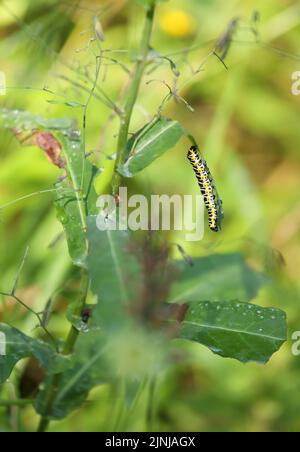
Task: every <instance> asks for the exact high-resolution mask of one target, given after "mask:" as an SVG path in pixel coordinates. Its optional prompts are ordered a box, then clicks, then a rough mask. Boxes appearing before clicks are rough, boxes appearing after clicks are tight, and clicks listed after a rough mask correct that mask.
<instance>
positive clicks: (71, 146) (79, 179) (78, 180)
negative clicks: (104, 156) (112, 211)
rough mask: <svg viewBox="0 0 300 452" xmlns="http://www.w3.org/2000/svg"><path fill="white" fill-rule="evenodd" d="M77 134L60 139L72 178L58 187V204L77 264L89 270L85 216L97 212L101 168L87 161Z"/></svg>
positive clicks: (68, 171) (68, 178)
mask: <svg viewBox="0 0 300 452" xmlns="http://www.w3.org/2000/svg"><path fill="white" fill-rule="evenodd" d="M73 134H74V132H73ZM73 134H69V135H61V134H60V135H59V136H58V138H59V139H60V143H61V144H62V153H63V156H64V159H65V162H66V170H67V173H68V177H67V178H65V179H63V180H62V181H61V182H59V183H58V184H57V185H56V188H57V190H56V201H55V205H56V210H57V217H58V219H59V220H60V222H61V223H62V225H63V228H64V231H65V234H66V238H67V242H68V247H69V253H70V256H71V258H72V260H73V263H74V264H75V265H78V266H80V267H85V266H86V262H85V261H86V257H87V252H88V249H87V248H88V244H87V239H86V234H85V230H86V220H85V217H86V215H89V214H92V213H94V212H95V210H96V200H97V194H96V191H95V189H94V185H93V182H94V178H95V176H96V174H97V168H96V167H95V166H93V165H92V164H91V163H90V162H89V161H88V160H87V159H86V156H85V155H84V151H83V149H82V143H81V141H80V139H79V140H78V139H72V136H73Z"/></svg>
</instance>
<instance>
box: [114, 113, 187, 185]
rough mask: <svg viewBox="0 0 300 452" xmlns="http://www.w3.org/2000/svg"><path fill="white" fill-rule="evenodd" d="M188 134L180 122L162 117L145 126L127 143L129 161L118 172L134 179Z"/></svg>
mask: <svg viewBox="0 0 300 452" xmlns="http://www.w3.org/2000/svg"><path fill="white" fill-rule="evenodd" d="M184 134H186V131H185V129H184V128H183V127H182V126H181V125H180V124H179V122H177V121H174V120H172V119H168V118H165V117H160V118H159V119H157V120H156V121H154V122H151V123H150V124H147V125H146V126H144V127H143V128H142V129H141V130H140V131H139V132H137V134H136V135H134V136H133V137H132V138H131V139H130V140H129V141H128V143H127V149H126V154H127V160H126V161H125V163H124V164H123V165H121V166H119V168H118V171H119V173H120V174H122V175H123V176H125V177H133V176H134V175H135V174H137V173H138V172H140V171H142V170H143V169H144V168H146V167H147V166H148V165H150V164H151V163H152V162H153V161H154V160H156V159H157V158H158V157H160V156H161V155H163V154H164V153H165V152H166V151H168V150H169V149H171V148H173V147H174V146H175V145H176V143H177V142H178V141H179V139H180V138H181V137H182V136H183V135H184Z"/></svg>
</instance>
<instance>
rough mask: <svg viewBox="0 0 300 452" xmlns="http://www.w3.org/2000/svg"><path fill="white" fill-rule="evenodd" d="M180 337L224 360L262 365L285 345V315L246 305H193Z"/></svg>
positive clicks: (276, 311)
mask: <svg viewBox="0 0 300 452" xmlns="http://www.w3.org/2000/svg"><path fill="white" fill-rule="evenodd" d="M180 336H181V337H182V338H184V339H189V340H193V341H196V342H199V343H200V344H203V345H205V346H206V347H208V348H209V349H210V350H211V351H212V352H213V353H216V354H217V355H220V356H223V357H225V358H234V359H237V360H239V361H241V362H243V363H246V362H249V361H255V362H258V363H261V364H265V363H266V362H268V361H269V359H270V358H271V356H272V355H273V354H274V353H275V352H276V351H277V350H279V348H280V347H281V345H282V344H283V343H284V342H285V341H286V338H287V331H286V315H285V313H284V312H283V311H281V310H279V309H273V308H262V307H260V306H256V305H253V304H249V303H240V302H223V303H222V302H221V303H220V302H215V303H212V302H200V303H197V302H193V303H191V304H190V307H189V310H188V313H187V315H186V317H185V318H184V321H183V322H182V327H181V333H180Z"/></svg>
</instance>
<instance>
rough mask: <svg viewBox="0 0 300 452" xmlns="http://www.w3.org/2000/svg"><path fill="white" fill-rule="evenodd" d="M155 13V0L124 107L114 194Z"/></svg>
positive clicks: (115, 188) (113, 183)
mask: <svg viewBox="0 0 300 452" xmlns="http://www.w3.org/2000/svg"><path fill="white" fill-rule="evenodd" d="M154 14H155V2H154V3H153V4H152V5H151V6H149V8H148V9H147V12H146V20H145V25H144V30H143V36H142V41H141V47H140V51H139V60H138V62H137V63H136V67H135V69H134V73H133V76H132V81H131V85H130V88H129V90H128V95H127V100H126V103H125V107H124V116H123V121H122V122H121V126H120V131H119V138H118V146H117V157H116V163H115V171H114V176H113V180H112V192H113V194H114V195H116V194H117V192H118V189H119V186H120V180H121V177H120V175H119V173H118V167H119V165H121V164H122V163H123V161H124V151H125V149H126V143H127V139H128V132H129V126H130V121H131V117H132V112H133V108H134V105H135V103H136V100H137V96H138V93H139V88H140V85H141V81H142V78H143V74H144V71H145V68H146V65H147V56H148V52H149V47H150V40H151V35H152V29H153V21H154Z"/></svg>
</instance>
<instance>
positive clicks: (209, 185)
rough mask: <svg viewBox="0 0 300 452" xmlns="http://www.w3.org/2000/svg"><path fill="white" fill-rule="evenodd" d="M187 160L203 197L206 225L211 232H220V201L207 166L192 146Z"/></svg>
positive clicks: (221, 215) (221, 209) (221, 211)
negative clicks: (206, 217) (206, 215)
mask: <svg viewBox="0 0 300 452" xmlns="http://www.w3.org/2000/svg"><path fill="white" fill-rule="evenodd" d="M187 158H188V159H189V161H190V162H191V164H192V166H193V169H194V172H195V174H196V177H197V180H198V183H199V187H200V190H201V193H202V195H203V197H204V203H205V206H206V209H207V211H208V223H209V227H210V229H211V230H212V231H214V232H218V231H220V230H221V222H222V219H223V217H224V211H223V207H222V201H221V199H220V198H219V195H218V192H217V190H216V186H215V184H214V181H213V178H212V176H211V174H210V171H209V169H208V166H207V164H206V162H205V160H203V159H202V158H201V156H200V154H199V151H198V148H197V147H196V146H192V147H191V148H190V150H189V152H188V155H187Z"/></svg>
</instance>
